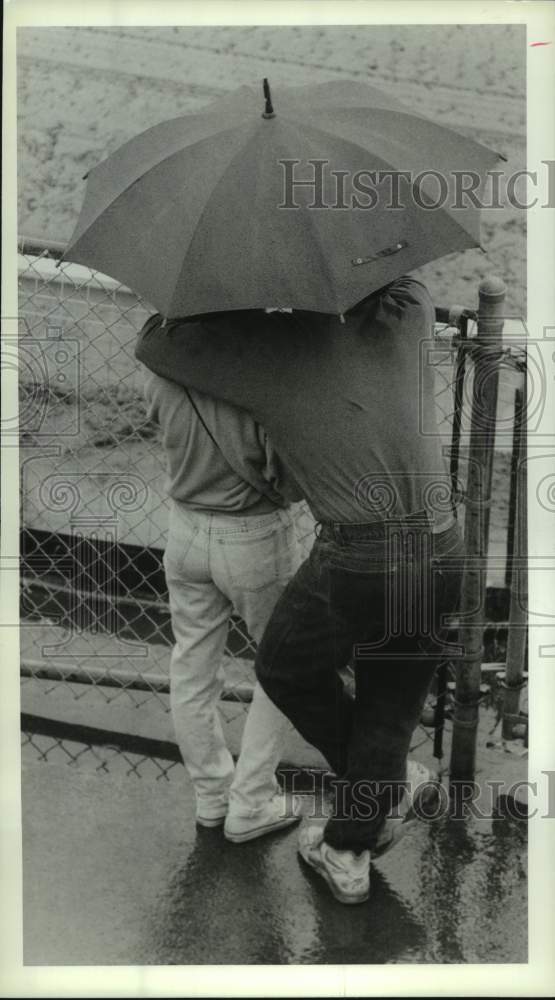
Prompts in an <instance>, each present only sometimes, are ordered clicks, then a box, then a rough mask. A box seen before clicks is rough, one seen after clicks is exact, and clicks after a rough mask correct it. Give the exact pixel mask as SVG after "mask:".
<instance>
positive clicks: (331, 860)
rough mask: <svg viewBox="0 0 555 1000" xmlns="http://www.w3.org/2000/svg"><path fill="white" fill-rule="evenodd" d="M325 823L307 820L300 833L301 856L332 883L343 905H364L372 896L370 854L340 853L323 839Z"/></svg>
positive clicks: (335, 894) (332, 889)
mask: <svg viewBox="0 0 555 1000" xmlns="http://www.w3.org/2000/svg"><path fill="white" fill-rule="evenodd" d="M324 826H325V822H324V823H323V822H322V821H320V822H314V821H313V820H312V821H311V820H309V819H306V820H304V821H303V823H302V824H301V828H300V830H299V847H298V850H299V854H300V855H301V858H302V859H303V861H306V863H307V865H310V867H311V868H313V869H314V871H315V872H318V874H319V875H321V876H322V878H323V879H324V880H325V881H326V882H327V883H328V885H329V887H330V889H331V891H332V893H333V895H334V896H335V898H336V899H337V900H339V902H340V903H347V904H351V903H364V902H366V900H367V899H368V896H369V895H370V851H363V852H362V854H358V855H357V854H355V853H354V852H353V851H336V850H335V848H334V847H331V846H330V845H329V844H326V842H325V841H324V839H323V833H324Z"/></svg>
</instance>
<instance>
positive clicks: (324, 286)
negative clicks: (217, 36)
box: [64, 81, 499, 318]
mask: <svg viewBox="0 0 555 1000" xmlns="http://www.w3.org/2000/svg"><path fill="white" fill-rule="evenodd" d="M265 97H266V100H265V102H264V101H263V99H262V92H261V90H259V89H258V88H256V89H255V88H251V87H241V88H239V90H237V91H235V92H233V93H232V94H229V95H228V96H226V97H224V98H222V99H219V100H218V101H216V102H215V103H214V104H211V105H210V106H209V107H208V108H207V110H206V111H204V112H202V113H201V114H194V115H184V116H181V117H179V118H174V119H172V120H170V121H166V122H163V123H161V124H159V125H155V126H154V127H153V128H150V129H148V130H147V131H146V132H143V133H141V134H140V135H138V136H136V137H135V138H134V139H132V140H130V141H129V142H127V143H125V144H124V145H123V146H121V147H120V148H119V149H118V150H117V151H116V152H115V153H113V154H112V155H111V156H109V157H108V158H107V159H106V160H104V161H103V162H101V163H100V164H98V166H96V167H94V168H93V169H92V170H91V171H90V173H89V174H88V180H87V188H86V192H85V199H84V203H83V207H82V210H81V214H80V217H79V220H78V222H77V226H76V228H75V231H74V233H73V235H72V237H71V240H70V242H69V245H68V247H67V250H66V252H65V254H64V258H65V259H68V260H72V261H76V262H77V263H80V264H86V265H88V266H89V267H92V268H95V269H97V270H100V271H103V272H104V273H106V274H109V275H112V276H113V277H114V278H117V279H118V280H120V281H122V282H123V283H125V284H127V285H129V286H130V287H131V288H133V289H134V290H135V291H137V292H139V293H140V294H141V295H143V296H144V297H145V298H146V299H147V300H148V301H149V302H150V303H152V304H153V305H154V306H155V307H156V308H157V309H158V311H159V312H161V313H162V314H163V315H164V316H167V317H170V318H172V317H183V316H191V315H196V314H199V313H206V312H220V311H224V310H236V309H261V308H265V307H277V308H294V309H302V310H309V311H317V312H324V313H343V312H345V311H347V310H348V309H349V308H350V307H352V306H354V305H355V304H356V303H357V302H359V301H360V300H361V299H363V298H365V297H366V296H367V295H369V294H370V293H371V292H372V291H375V290H376V289H377V288H380V287H382V286H383V285H384V284H387V283H388V282H389V281H392V280H393V279H394V278H396V277H398V276H399V275H400V274H404V273H406V272H408V271H411V270H412V269H414V268H416V267H419V266H421V265H422V264H425V263H427V262H428V261H430V260H434V259H435V258H437V257H441V256H443V255H444V254H447V253H451V252H453V251H455V250H465V249H468V248H470V247H475V246H479V243H480V238H479V231H480V218H479V214H480V213H479V208H478V207H475V206H473V205H472V204H467V203H466V202H465V203H464V204H463V203H462V201H461V196H460V190H459V205H457V190H456V183H457V182H456V180H455V172H456V171H459V172H461V171H473V172H474V173H475V174H476V175H477V176H478V177H479V178H480V186H479V187H478V188H476V189H475V194H476V195H477V196H479V194H480V190H481V186H482V185H483V182H484V180H485V175H486V173H487V171H488V169H490V168H491V167H492V166H493V165H494V163H495V162H496V161H497V160H498V158H499V154H497V153H495V152H493V151H492V150H490V149H488V148H486V147H485V146H482V145H481V144H479V143H476V142H474V141H473V140H471V139H467V138H466V137H464V136H462V135H460V134H459V133H457V132H455V131H453V130H452V129H449V128H445V127H443V126H440V125H436V124H435V123H434V122H432V121H430V120H429V119H427V118H425V117H424V116H422V115H420V114H416V113H414V112H413V111H410V110H409V109H407V108H406V107H404V106H403V105H402V104H400V102H398V101H396V100H395V99H394V98H392V97H389V96H388V95H385V94H383V93H381V92H380V91H379V90H377V89H376V88H374V87H370V86H368V85H366V84H357V83H353V82H351V81H332V82H330V83H323V84H316V85H311V86H307V87H290V88H283V89H279V90H278V89H277V88H276V90H275V93H274V95H273V100H272V96H271V95H270V92H269V88H268V87H267V83H266V81H265ZM401 171H402V172H404V174H403V175H401V176H399V173H398V172H401ZM394 174H395V175H397V179H394V178H393V176H392V175H394ZM417 181H418V183H416V182H417ZM302 182H304V183H302ZM465 183H466V184H467V183H468V182H465Z"/></svg>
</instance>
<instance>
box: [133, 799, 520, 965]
mask: <svg viewBox="0 0 555 1000" xmlns="http://www.w3.org/2000/svg"><path fill="white" fill-rule="evenodd" d="M295 848H296V834H295V832H294V831H288V832H285V833H283V834H281V835H277V836H275V837H273V838H268V839H266V840H260V841H254V842H252V843H251V844H245V845H242V846H241V848H240V849H237V847H236V846H234V845H231V844H228V843H227V842H226V841H225V840H224V839H223V838H222V836H221V832H219V831H206V830H199V831H198V835H197V839H196V842H195V845H194V847H193V849H192V851H191V853H190V854H189V856H188V858H187V860H186V862H185V863H184V864H183V866H182V867H178V868H177V869H176V870H175V871H173V872H172V874H171V878H170V880H169V884H168V885H167V889H166V891H165V892H164V893H162V894H161V895H160V897H159V899H158V901H157V906H156V912H155V913H153V915H152V923H151V925H150V927H149V936H148V945H147V947H148V950H149V952H150V953H151V954H150V956H149V958H148V961H149V962H155V963H160V964H176V963H178V964H181V963H184V964H195V963H198V964H205V963H210V964H220V963H221V964H228V963H229V964H267V963H269V964H290V963H303V964H304V963H318V964H320V963H333V964H336V963H339V964H343V963H347V964H360V963H368V964H373V963H405V962H418V963H425V962H433V963H440V962H443V963H450V962H453V963H454V962H487V963H491V962H496V963H499V962H525V961H526V960H527V928H526V919H527V885H526V824H525V823H524V822H517V821H514V820H509V819H506V818H499V819H494V820H493V821H488V822H487V823H485V822H480V821H475V820H473V821H470V820H467V821H462V820H454V819H451V820H441V821H437V822H434V823H429V824H424V823H423V824H420V825H419V827H418V829H417V830H416V831H415V833H414V834H411V835H410V836H409V837H407V838H406V839H405V840H404V841H403V842H402V844H400V845H399V847H398V848H397V849H396V850H395V851H392V852H391V854H390V855H389V856H388V857H387V859H385V858H384V859H383V861H382V862H380V863H379V864H377V865H375V866H374V865H373V866H372V883H371V896H370V900H369V901H368V902H367V903H365V904H363V905H361V906H353V907H345V906H341V904H339V903H337V902H336V901H335V900H334V899H333V898H332V897H331V895H330V893H329V890H328V888H327V886H326V885H325V884H324V882H323V881H322V880H321V879H320V878H319V877H318V876H317V875H316V874H315V873H313V872H312V871H311V870H310V869H307V868H306V867H305V866H304V865H303V864H302V862H301V861H300V860H299V859H298V857H297V854H296V850H295ZM145 960H146V959H145Z"/></svg>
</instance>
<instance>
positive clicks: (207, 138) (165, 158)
mask: <svg viewBox="0 0 555 1000" xmlns="http://www.w3.org/2000/svg"><path fill="white" fill-rule="evenodd" d="M234 131H235V129H233V128H230V129H224V130H222V132H218V133H215V134H213V135H209V136H204V137H203V138H202V139H198V140H197V141H196V142H193V143H191V144H190V145H188V146H183V147H181V148H180V149H177V150H175V152H173V153H171V154H170V155H169V156H162V157H161V159H159V160H158V162H157V163H153V164H151V166H149V167H148V168H147V169H146V170H145V171H143V173H141V174H139V176H138V177H135V178H134V179H133V180H132V181H129V183H128V184H126V185H125V187H124V188H123V189H122V190H121V191H119V192H118V194H117V195H116V196H115V197H114V198H112V200H111V201H110V202H108V204H107V205H105V206H104V207H103V208H101V209H100V210H99V211H98V212H97V214H96V215H95V217H94V219H92V220H91V221H90V223H89V224H88V225H87V227H86V229H84V230H83V232H82V233H80V234H79V236H78V237H77V239H76V240H73V241H72V242H71V243H70V244H69V245H68V247H67V249H66V250H65V251H64V254H63V255H62V258H61V259H62V260H64V259H68V258H66V254H67V253H68V252H69V251H70V250H71V249H72V247H74V246H75V244H76V243H78V242H79V241H80V240H82V239H83V237H84V236H86V235H87V233H88V232H89V231H90V230H91V229H92V227H93V226H94V225H95V223H96V222H98V220H99V219H100V218H101V217H102V215H103V214H104V212H107V211H108V209H110V208H113V206H114V205H115V204H116V202H117V201H119V199H120V198H123V196H124V195H125V194H127V192H128V191H130V189H131V188H132V187H133V185H134V184H138V183H139V181H141V180H142V179H143V177H146V175H147V174H148V173H150V172H151V171H152V170H156V169H157V168H158V167H160V166H161V165H162V164H165V163H168V162H169V161H170V160H172V159H173V158H174V157H177V156H181V155H182V154H183V153H185V152H186V151H188V150H190V149H194V148H195V147H196V146H200V144H201V143H203V142H210V141H212V140H213V139H214V135H217V136H218V137H221V136H222V135H225V134H226V132H228V133H231V134H233V133H234ZM249 138H250V136H247V137H246V138H245V141H248V140H249ZM130 141H131V140H130ZM239 152H241V150H240V151H239ZM114 155H115V154H114ZM237 155H239V154H237ZM232 159H233V158H232ZM103 162H104V163H106V162H107V161H103ZM229 162H232V160H230V161H229ZM229 162H228V163H226V165H225V167H224V171H225V170H227V167H228V165H229ZM99 166H100V164H99ZM222 172H223V171H222ZM220 179H221V176H220Z"/></svg>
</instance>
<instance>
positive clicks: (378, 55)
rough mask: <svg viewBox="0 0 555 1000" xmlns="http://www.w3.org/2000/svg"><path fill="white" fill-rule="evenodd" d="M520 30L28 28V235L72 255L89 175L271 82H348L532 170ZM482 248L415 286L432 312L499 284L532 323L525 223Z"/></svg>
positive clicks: (497, 219) (22, 119) (510, 218)
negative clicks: (157, 134)
mask: <svg viewBox="0 0 555 1000" xmlns="http://www.w3.org/2000/svg"><path fill="white" fill-rule="evenodd" d="M525 45H526V38H525V29H524V28H523V27H521V26H512V25H500V26H491V25H434V26H418V25H417V26H414V25H413V26H400V25H396V26H368V25H366V26H358V27H356V26H355V27H318V26H314V27H297V26H295V27H285V28H275V27H242V28H234V27H220V28H204V27H203V28H155V29H152V28H148V29H146V28H127V29H119V28H101V29H99V28H42V29H34V28H25V29H20V31H19V34H18V54H19V62H18V66H19V81H18V87H19V89H18V99H19V104H18V113H19V231H20V233H21V234H23V235H25V236H34V237H42V238H48V239H54V240H61V241H65V240H67V239H68V238H69V236H70V234H71V231H72V229H73V226H74V224H75V222H76V219H77V215H78V211H79V207H80V204H81V200H82V196H83V191H84V184H83V181H82V177H83V174H84V173H85V172H86V171H87V170H88V169H89V168H90V167H91V166H93V164H95V163H96V162H98V161H99V160H100V159H102V158H103V157H104V156H105V155H106V154H107V153H108V152H109V151H111V150H113V149H115V148H116V147H117V146H118V145H119V144H121V142H123V141H124V140H126V139H128V138H130V137H131V136H132V135H134V134H135V133H137V132H139V131H140V130H142V129H145V128H147V127H149V126H150V125H153V124H155V123H157V122H159V121H162V120H163V119H166V118H171V117H173V116H176V115H178V114H181V113H186V112H188V111H192V110H196V109H198V108H200V107H202V106H203V105H205V104H206V103H207V102H209V101H210V100H213V99H214V98H216V97H217V96H218V95H219V94H222V93H223V92H225V91H226V90H229V89H231V88H233V87H236V86H238V85H240V84H243V83H250V84H253V83H256V82H257V81H259V80H260V78H261V77H262V76H265V75H267V76H269V77H270V79H271V81H272V85H273V87H274V93H275V92H276V88H279V86H280V85H284V84H297V83H308V82H318V81H322V80H329V79H338V78H343V79H345V78H347V79H349V78H350V79H356V80H366V81H368V82H371V83H374V84H376V85H377V86H381V87H382V88H384V89H386V90H388V91H390V92H391V93H393V94H395V96H397V97H399V98H400V99H401V100H403V101H404V102H405V103H406V104H407V105H408V106H409V107H413V108H414V109H415V110H417V111H419V112H421V113H424V114H429V115H430V116H431V117H433V118H435V119H436V120H437V121H438V122H441V123H445V124H447V125H452V126H454V127H456V128H458V129H459V130H460V131H462V132H465V133H466V134H468V135H471V136H473V137H474V138H476V139H477V140H478V141H480V142H484V143H486V144H488V145H491V146H493V148H495V149H498V150H500V151H502V152H504V153H505V155H507V157H508V164H507V168H508V170H509V171H512V170H514V169H519V168H522V167H524V166H525V152H526V150H525V107H526V105H525V52H526V49H525ZM483 245H484V248H485V250H486V251H487V253H485V254H483V253H481V252H480V251H479V250H471V251H468V252H466V253H465V254H456V255H451V256H449V257H446V258H443V259H442V260H440V261H436V262H433V263H431V264H429V265H427V266H426V267H425V268H422V269H421V271H420V274H421V276H422V278H423V279H424V280H425V281H426V282H427V283H428V285H429V287H430V290H431V292H432V295H433V296H434V298H435V300H436V302H438V303H439V302H441V303H444V302H445V303H452V302H462V303H464V304H468V305H474V303H475V301H476V295H477V286H478V283H479V281H480V278H481V277H482V276H483V275H484V274H486V273H488V272H495V273H497V274H500V275H501V276H502V277H503V278H504V279H505V281H506V282H507V285H508V297H507V305H508V309H509V311H510V312H511V314H513V315H522V314H523V312H524V310H525V273H526V234H525V220H524V213H523V212H519V211H518V210H516V209H509V208H506V209H505V210H503V211H495V210H489V211H486V212H485V213H484V221H483Z"/></svg>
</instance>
